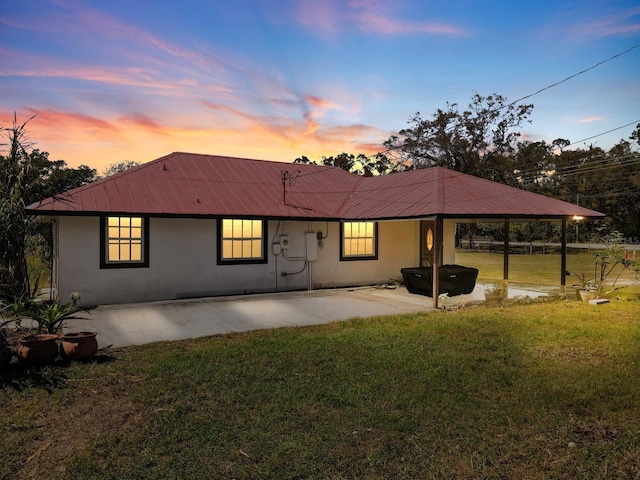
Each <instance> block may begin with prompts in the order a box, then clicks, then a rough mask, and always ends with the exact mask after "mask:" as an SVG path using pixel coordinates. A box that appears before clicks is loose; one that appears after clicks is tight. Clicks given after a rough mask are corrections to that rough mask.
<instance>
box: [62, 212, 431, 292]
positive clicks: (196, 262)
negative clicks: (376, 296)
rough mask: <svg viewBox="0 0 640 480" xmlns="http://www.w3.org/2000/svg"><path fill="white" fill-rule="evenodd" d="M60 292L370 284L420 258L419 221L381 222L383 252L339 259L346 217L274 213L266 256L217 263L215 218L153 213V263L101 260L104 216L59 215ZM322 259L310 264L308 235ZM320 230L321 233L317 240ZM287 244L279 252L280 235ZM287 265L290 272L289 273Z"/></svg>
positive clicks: (240, 289) (237, 289)
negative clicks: (315, 218)
mask: <svg viewBox="0 0 640 480" xmlns="http://www.w3.org/2000/svg"><path fill="white" fill-rule="evenodd" d="M57 222H58V226H57V232H58V238H57V244H56V245H57V255H58V258H57V263H56V265H57V266H58V269H57V272H56V277H57V280H58V291H59V298H60V300H61V301H62V302H66V301H67V299H68V298H69V295H70V294H71V293H72V292H75V291H78V292H80V293H81V295H82V303H83V304H110V303H130V302H145V301H153V300H168V299H175V298H186V297H198V296H215V295H232V294H244V293H259V292H273V291H287V290H301V289H306V288H308V287H309V281H311V284H312V288H326V287H334V286H335V287H338V286H351V285H371V284H375V283H381V282H387V281H389V280H390V279H400V278H401V275H400V268H402V267H407V266H414V265H417V264H418V262H419V222H417V221H395V222H380V223H379V226H378V260H355V261H353V260H352V261H341V260H340V225H339V224H338V223H336V222H334V223H327V222H295V221H269V222H268V228H267V242H268V245H267V260H268V261H267V263H262V264H233V265H218V263H217V249H216V244H217V241H218V240H217V222H216V220H215V219H180V218H151V219H150V220H149V232H148V241H149V266H148V267H142V268H107V269H103V268H100V249H101V248H102V246H101V245H100V220H99V218H98V217H59V218H58V219H57ZM307 233H310V234H311V237H310V238H311V243H312V244H314V243H315V246H314V245H311V247H312V248H316V247H317V257H316V258H317V260H316V261H313V262H310V265H311V269H310V270H311V272H310V276H309V268H308V267H306V268H305V261H304V260H303V258H304V257H305V256H306V255H307V248H308V247H307V236H306V234H307ZM318 233H320V236H322V237H323V238H322V239H321V240H318V239H317V237H318ZM282 235H285V236H286V237H287V238H288V240H289V248H287V249H285V250H282V251H281V252H280V253H279V254H278V255H276V254H275V252H274V247H273V244H274V243H277V244H279V243H280V241H281V236H282ZM283 273H286V274H287V275H286V276H283Z"/></svg>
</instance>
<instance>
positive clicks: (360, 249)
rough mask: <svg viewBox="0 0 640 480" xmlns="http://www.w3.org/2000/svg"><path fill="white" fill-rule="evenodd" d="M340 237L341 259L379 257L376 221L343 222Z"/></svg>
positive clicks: (375, 258)
mask: <svg viewBox="0 0 640 480" xmlns="http://www.w3.org/2000/svg"><path fill="white" fill-rule="evenodd" d="M340 237H341V241H340V259H341V260H377V259H378V224H377V223H376V222H342V223H341V224H340Z"/></svg>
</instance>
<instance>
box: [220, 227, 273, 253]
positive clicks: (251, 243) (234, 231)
mask: <svg viewBox="0 0 640 480" xmlns="http://www.w3.org/2000/svg"><path fill="white" fill-rule="evenodd" d="M266 238H267V225H266V222H265V221H264V220H253V219H246V218H223V219H221V220H219V221H218V263H219V264H236V263H267V241H266Z"/></svg>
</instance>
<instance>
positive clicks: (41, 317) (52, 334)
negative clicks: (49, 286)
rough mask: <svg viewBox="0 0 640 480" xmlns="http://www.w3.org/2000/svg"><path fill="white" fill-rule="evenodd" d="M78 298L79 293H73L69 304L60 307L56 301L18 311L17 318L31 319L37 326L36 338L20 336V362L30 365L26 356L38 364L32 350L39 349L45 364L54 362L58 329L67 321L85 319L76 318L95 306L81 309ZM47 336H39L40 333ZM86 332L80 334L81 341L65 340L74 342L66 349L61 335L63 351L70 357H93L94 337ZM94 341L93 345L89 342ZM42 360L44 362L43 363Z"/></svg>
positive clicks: (34, 304) (31, 305)
mask: <svg viewBox="0 0 640 480" xmlns="http://www.w3.org/2000/svg"><path fill="white" fill-rule="evenodd" d="M79 299H80V296H79V294H75V293H74V294H72V296H71V303H68V304H65V305H60V304H59V303H58V302H57V301H52V302H46V303H41V304H38V303H31V304H30V305H29V306H28V307H27V308H25V309H24V310H22V311H20V312H19V315H20V316H22V317H26V318H30V319H32V320H34V321H35V322H36V323H37V325H38V328H37V332H36V334H35V335H30V336H28V337H23V338H21V339H19V340H18V344H19V345H20V346H19V347H18V359H19V360H21V361H26V363H31V362H29V361H28V359H25V358H24V356H25V355H29V354H30V355H34V356H35V357H37V358H38V361H40V355H38V354H36V353H33V350H38V349H40V348H42V350H43V351H44V352H48V353H43V354H42V357H44V358H46V359H48V361H53V360H55V357H56V356H57V352H58V349H57V348H58V347H57V340H58V335H57V333H58V330H59V329H60V328H61V327H62V325H63V324H64V322H65V321H66V320H76V319H85V318H86V317H84V316H79V315H78V314H79V313H90V312H91V310H93V309H94V308H95V307H90V306H87V307H82V306H79V305H78V304H77V302H78V300H79ZM43 331H44V332H46V333H42V332H43ZM88 333H89V332H84V333H83V335H80V337H81V339H78V337H73V336H69V337H68V341H69V342H70V343H74V344H75V345H70V346H66V347H65V345H64V343H65V339H64V336H63V339H62V343H63V351H66V350H68V351H69V357H70V358H77V357H76V355H75V352H76V351H78V352H79V355H80V357H82V359H86V358H89V357H90V356H91V355H93V354H94V353H95V352H96V350H97V342H96V341H95V334H94V333H93V332H91V333H92V335H88ZM92 340H93V342H92ZM52 341H53V343H54V344H55V349H56V350H55V355H54V354H53V352H52V350H53V347H51V346H50V345H51V343H52ZM87 342H88V346H84V345H83V347H81V348H79V347H78V345H77V344H78V343H83V344H84V343H87ZM93 344H95V349H94V350H93V351H92V352H91V353H88V352H89V351H91V349H92V348H93ZM51 356H53V358H50V357H51ZM43 361H45V362H46V361H47V360H44V359H43Z"/></svg>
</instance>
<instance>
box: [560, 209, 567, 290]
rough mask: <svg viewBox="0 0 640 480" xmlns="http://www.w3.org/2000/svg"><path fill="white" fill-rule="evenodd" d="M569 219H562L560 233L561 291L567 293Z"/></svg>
mask: <svg viewBox="0 0 640 480" xmlns="http://www.w3.org/2000/svg"><path fill="white" fill-rule="evenodd" d="M566 273H567V219H566V218H564V217H563V218H562V229H561V231H560V291H561V292H562V293H565V292H566V284H567V275H566Z"/></svg>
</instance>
